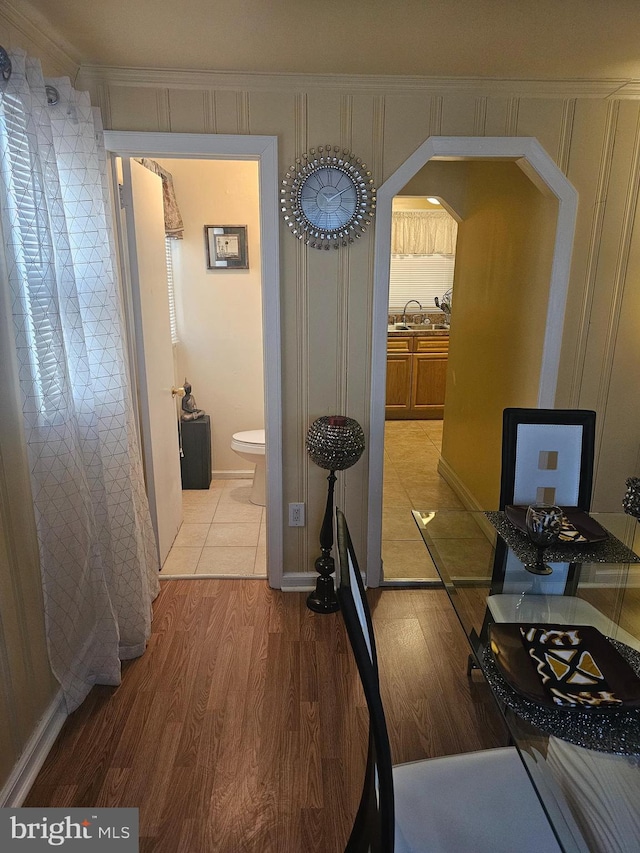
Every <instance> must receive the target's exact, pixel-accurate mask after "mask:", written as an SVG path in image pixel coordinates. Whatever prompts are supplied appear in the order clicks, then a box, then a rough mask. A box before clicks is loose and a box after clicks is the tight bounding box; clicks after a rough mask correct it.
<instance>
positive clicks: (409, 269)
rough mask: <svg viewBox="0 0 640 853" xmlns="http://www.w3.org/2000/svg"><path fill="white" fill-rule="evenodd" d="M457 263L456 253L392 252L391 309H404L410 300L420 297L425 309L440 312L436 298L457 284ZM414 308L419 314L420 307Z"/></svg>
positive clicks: (390, 277)
mask: <svg viewBox="0 0 640 853" xmlns="http://www.w3.org/2000/svg"><path fill="white" fill-rule="evenodd" d="M454 266H455V255H392V256H391V269H390V275H389V310H390V311H392V310H394V309H397V310H400V311H401V310H402V308H403V307H404V305H405V303H406V302H407V301H408V300H409V299H417V300H418V301H419V302H420V304H421V305H422V307H423V309H425V310H433V311H437V310H438V309H437V308H436V306H435V302H434V298H435V297H436V296H437V297H441V296H442V295H443V294H444V293H445V292H446V291H447V290H449V289H450V288H451V287H453V270H454ZM411 307H412V313H416V312H417V310H418V309H417V306H415V305H413V306H411ZM414 309H415V310H414Z"/></svg>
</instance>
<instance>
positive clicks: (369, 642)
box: [336, 510, 560, 853]
mask: <svg viewBox="0 0 640 853" xmlns="http://www.w3.org/2000/svg"><path fill="white" fill-rule="evenodd" d="M336 532H337V550H338V557H339V585H338V590H337V594H338V600H339V602H340V609H341V612H342V615H343V618H344V623H345V626H346V629H347V634H348V637H349V641H350V644H351V648H352V651H353V655H354V658H355V661H356V665H357V668H358V672H359V674H360V680H361V682H362V687H363V690H364V695H365V698H366V702H367V707H368V710H369V746H368V753H367V764H366V770H365V775H364V785H363V790H362V796H361V799H360V805H359V807H358V811H357V814H356V817H355V820H354V824H353V830H352V832H351V835H350V837H349V841H348V843H347V846H346V848H345V853H367V851H375V853H514V851H518V853H558V851H559V850H560V848H559V846H558V844H557V841H556V839H555V836H554V833H553V831H552V829H551V827H550V825H549V823H548V821H547V818H546V816H545V813H544V811H543V809H542V806H541V805H540V802H539V800H538V798H537V795H536V792H535V790H534V788H533V786H532V784H531V781H530V779H529V776H528V774H527V771H526V770H525V767H524V764H523V763H522V760H521V758H520V756H519V755H518V753H517V751H516V749H515V748H513V747H505V748H500V749H491V750H482V751H479V752H473V753H467V754H464V755H453V756H447V757H444V758H433V759H426V760H423V761H414V762H411V763H408V764H400V765H396V766H395V767H393V766H392V762H391V749H390V746H389V737H388V734H387V725H386V721H385V714H384V708H383V705H382V699H381V696H380V685H379V679H378V662H377V652H376V643H375V636H374V632H373V624H372V621H371V612H370V610H369V605H368V602H367V597H366V594H365V590H364V584H363V581H362V576H361V574H360V570H359V568H358V562H357V559H356V555H355V552H354V550H353V545H352V542H351V538H350V536H349V530H348V528H347V522H346V519H345V517H344V515H343V513H342V512H341V511H340V510H336ZM391 594H392V593H391ZM345 712H348V709H346V710H345Z"/></svg>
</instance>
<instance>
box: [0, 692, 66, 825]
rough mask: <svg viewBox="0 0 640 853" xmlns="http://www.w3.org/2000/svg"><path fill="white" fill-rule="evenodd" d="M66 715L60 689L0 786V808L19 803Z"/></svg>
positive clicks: (29, 786) (15, 805)
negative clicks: (7, 776)
mask: <svg viewBox="0 0 640 853" xmlns="http://www.w3.org/2000/svg"><path fill="white" fill-rule="evenodd" d="M66 719H67V711H66V708H65V703H64V697H63V695H62V691H61V690H59V691H58V692H57V694H56V695H55V697H54V699H53V700H52V702H51V704H50V705H49V707H48V708H47V710H46V712H45V714H44V716H43V717H42V718H41V719H40V721H39V722H38V725H37V726H36V727H35V729H34V731H33V733H32V734H31V737H30V738H29V740H28V741H27V745H26V746H25V748H24V750H23V752H22V755H21V756H20V758H19V759H18V761H17V762H16V763H15V765H14V768H13V770H12V771H11V774H10V776H9V778H8V779H7V781H6V783H5V784H4V786H3V787H2V790H0V808H19V807H20V806H21V805H22V803H23V802H24V800H25V797H26V796H27V794H28V793H29V790H30V789H31V786H32V785H33V783H34V782H35V779H36V776H37V775H38V773H39V772H40V768H41V767H42V765H43V764H44V762H45V759H46V757H47V755H49V752H50V751H51V747H52V746H53V744H54V742H55V739H56V738H57V737H58V735H59V734H60V729H61V728H62V726H63V725H64V722H65V720H66Z"/></svg>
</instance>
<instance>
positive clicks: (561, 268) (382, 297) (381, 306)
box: [366, 136, 578, 586]
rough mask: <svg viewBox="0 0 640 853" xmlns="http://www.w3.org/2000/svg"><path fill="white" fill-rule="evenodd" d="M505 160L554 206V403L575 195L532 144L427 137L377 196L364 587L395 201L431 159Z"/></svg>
mask: <svg viewBox="0 0 640 853" xmlns="http://www.w3.org/2000/svg"><path fill="white" fill-rule="evenodd" d="M433 158H438V159H443V160H446V159H456V160H460V159H463V160H464V159H476V160H477V159H480V160H509V161H513V162H515V163H516V165H517V166H519V167H520V169H522V171H523V172H524V173H525V174H526V175H527V177H528V178H529V179H530V180H531V181H532V183H534V184H535V185H536V187H537V188H538V189H539V190H540V191H541V192H543V193H545V194H547V195H552V196H554V197H555V198H556V199H557V201H558V217H557V223H556V236H555V242H554V250H553V261H552V265H551V276H550V285H549V301H548V305H547V323H546V330H545V338H544V344H543V349H542V364H541V368H540V383H539V386H538V401H537V405H538V407H539V408H553V406H554V404H555V395H556V386H557V381H558V369H559V365H560V349H561V346H562V330H563V327H564V312H565V306H566V300H567V290H568V285H569V273H570V268H571V255H572V252H573V239H574V235H575V226H576V215H577V208H578V193H577V192H576V190H575V188H574V187H573V186H572V185H571V184H570V183H569V181H568V179H567V178H566V177H565V175H564V174H563V173H562V172H561V171H560V169H559V168H558V166H557V165H556V163H555V162H554V161H553V160H552V159H551V157H550V156H549V155H548V154H547V152H546V151H545V150H544V148H543V147H542V145H540V143H539V142H538V140H537V139H535V138H534V137H527V136H522V137H509V136H496V137H490V136H482V137H471V136H432V137H430V138H429V139H427V140H426V141H425V142H423V143H422V145H420V146H419V147H418V148H417V149H416V150H415V151H414V153H413V154H412V155H411V156H410V157H409V158H408V159H407V160H405V162H404V163H403V164H402V165H401V166H400V167H399V168H398V169H397V170H396V171H395V172H394V173H393V174H392V175H391V176H390V177H389V178H387V180H386V181H385V182H384V183H383V184H382V186H381V187H380V188H379V189H378V191H377V194H376V195H377V206H376V228H375V249H374V251H375V254H374V269H373V288H374V290H373V317H372V333H371V395H370V413H369V495H368V513H367V517H368V529H367V561H366V563H367V585H368V586H379V584H380V582H381V580H382V478H383V463H384V420H385V399H386V374H387V371H386V358H387V326H388V315H389V310H388V309H389V266H390V263H391V215H392V204H393V199H394V197H395V196H396V195H397V194H398V193H399V192H400V190H401V189H402V188H403V187H404V186H405V185H406V184H407V183H408V182H409V181H410V180H411V178H413V177H414V176H415V175H416V174H417V173H418V172H419V171H420V169H421V168H422V167H423V166H424V165H425V164H426V163H427V162H428V161H429V160H431V159H433Z"/></svg>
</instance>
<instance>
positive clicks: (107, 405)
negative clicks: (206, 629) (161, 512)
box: [0, 51, 159, 712]
mask: <svg viewBox="0 0 640 853" xmlns="http://www.w3.org/2000/svg"><path fill="white" fill-rule="evenodd" d="M10 56H11V61H12V64H13V72H12V74H11V78H10V79H9V81H7V82H3V81H2V80H0V210H1V214H0V224H1V230H2V242H3V248H4V252H5V255H6V260H7V264H6V265H7V270H8V286H9V288H10V293H11V301H12V306H13V318H14V327H15V337H16V340H15V343H16V353H17V359H18V364H19V371H20V388H21V393H22V398H23V415H24V431H25V438H26V443H27V448H28V455H29V463H30V468H31V486H32V492H33V502H34V507H35V515H36V523H37V529H38V538H39V546H40V563H41V570H42V584H43V590H44V600H45V621H46V632H47V642H48V647H49V657H50V661H51V666H52V670H53V672H54V675H55V676H56V678H57V679H58V681H59V682H60V684H61V686H62V688H63V692H64V695H65V698H66V702H67V709H68V711H69V712H70V711H72V710H73V709H74V708H76V707H77V706H78V705H79V704H80V703H81V702H82V700H83V699H84V698H85V696H86V695H87V693H88V692H89V690H90V688H91V686H92V685H93V684H111V685H115V684H119V683H120V661H121V660H124V659H128V658H132V657H137V656H139V655H141V654H142V653H143V651H144V649H145V647H146V643H147V640H148V638H149V634H150V627H151V602H152V600H153V598H154V597H155V595H156V594H157V591H158V588H159V585H158V557H157V549H156V544H155V540H154V536H153V531H152V528H151V522H150V517H149V510H148V506H147V499H146V495H145V491H144V484H143V477H142V469H141V462H140V453H139V448H138V444H137V438H136V429H135V421H134V416H133V410H132V405H131V397H130V395H131V391H130V383H129V381H128V375H127V366H126V362H125V355H124V353H125V348H124V343H123V326H122V318H121V311H120V302H119V290H118V285H117V279H116V275H115V267H114V253H113V244H112V227H111V221H110V220H111V217H110V202H109V194H108V185H107V177H106V175H107V173H106V160H105V153H104V149H103V147H102V128H101V125H100V119H99V115H98V114H97V111H95V110H94V109H92V107H91V105H90V103H89V99H88V96H87V95H86V94H83V93H79V92H76V91H75V90H74V89H72V88H71V85H70V82H69V80H68V79H66V78H64V79H58V80H47V81H46V84H50V85H52V86H55V88H56V89H57V90H58V93H59V101H58V103H57V104H56V105H49V104H48V103H47V94H46V90H45V80H44V79H43V77H42V71H41V68H40V64H39V63H38V62H37V61H35V60H31V59H29V58H28V57H27V56H26V55H25V54H24V52H22V51H15V52H12V53H11V54H10ZM3 286H4V285H3Z"/></svg>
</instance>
